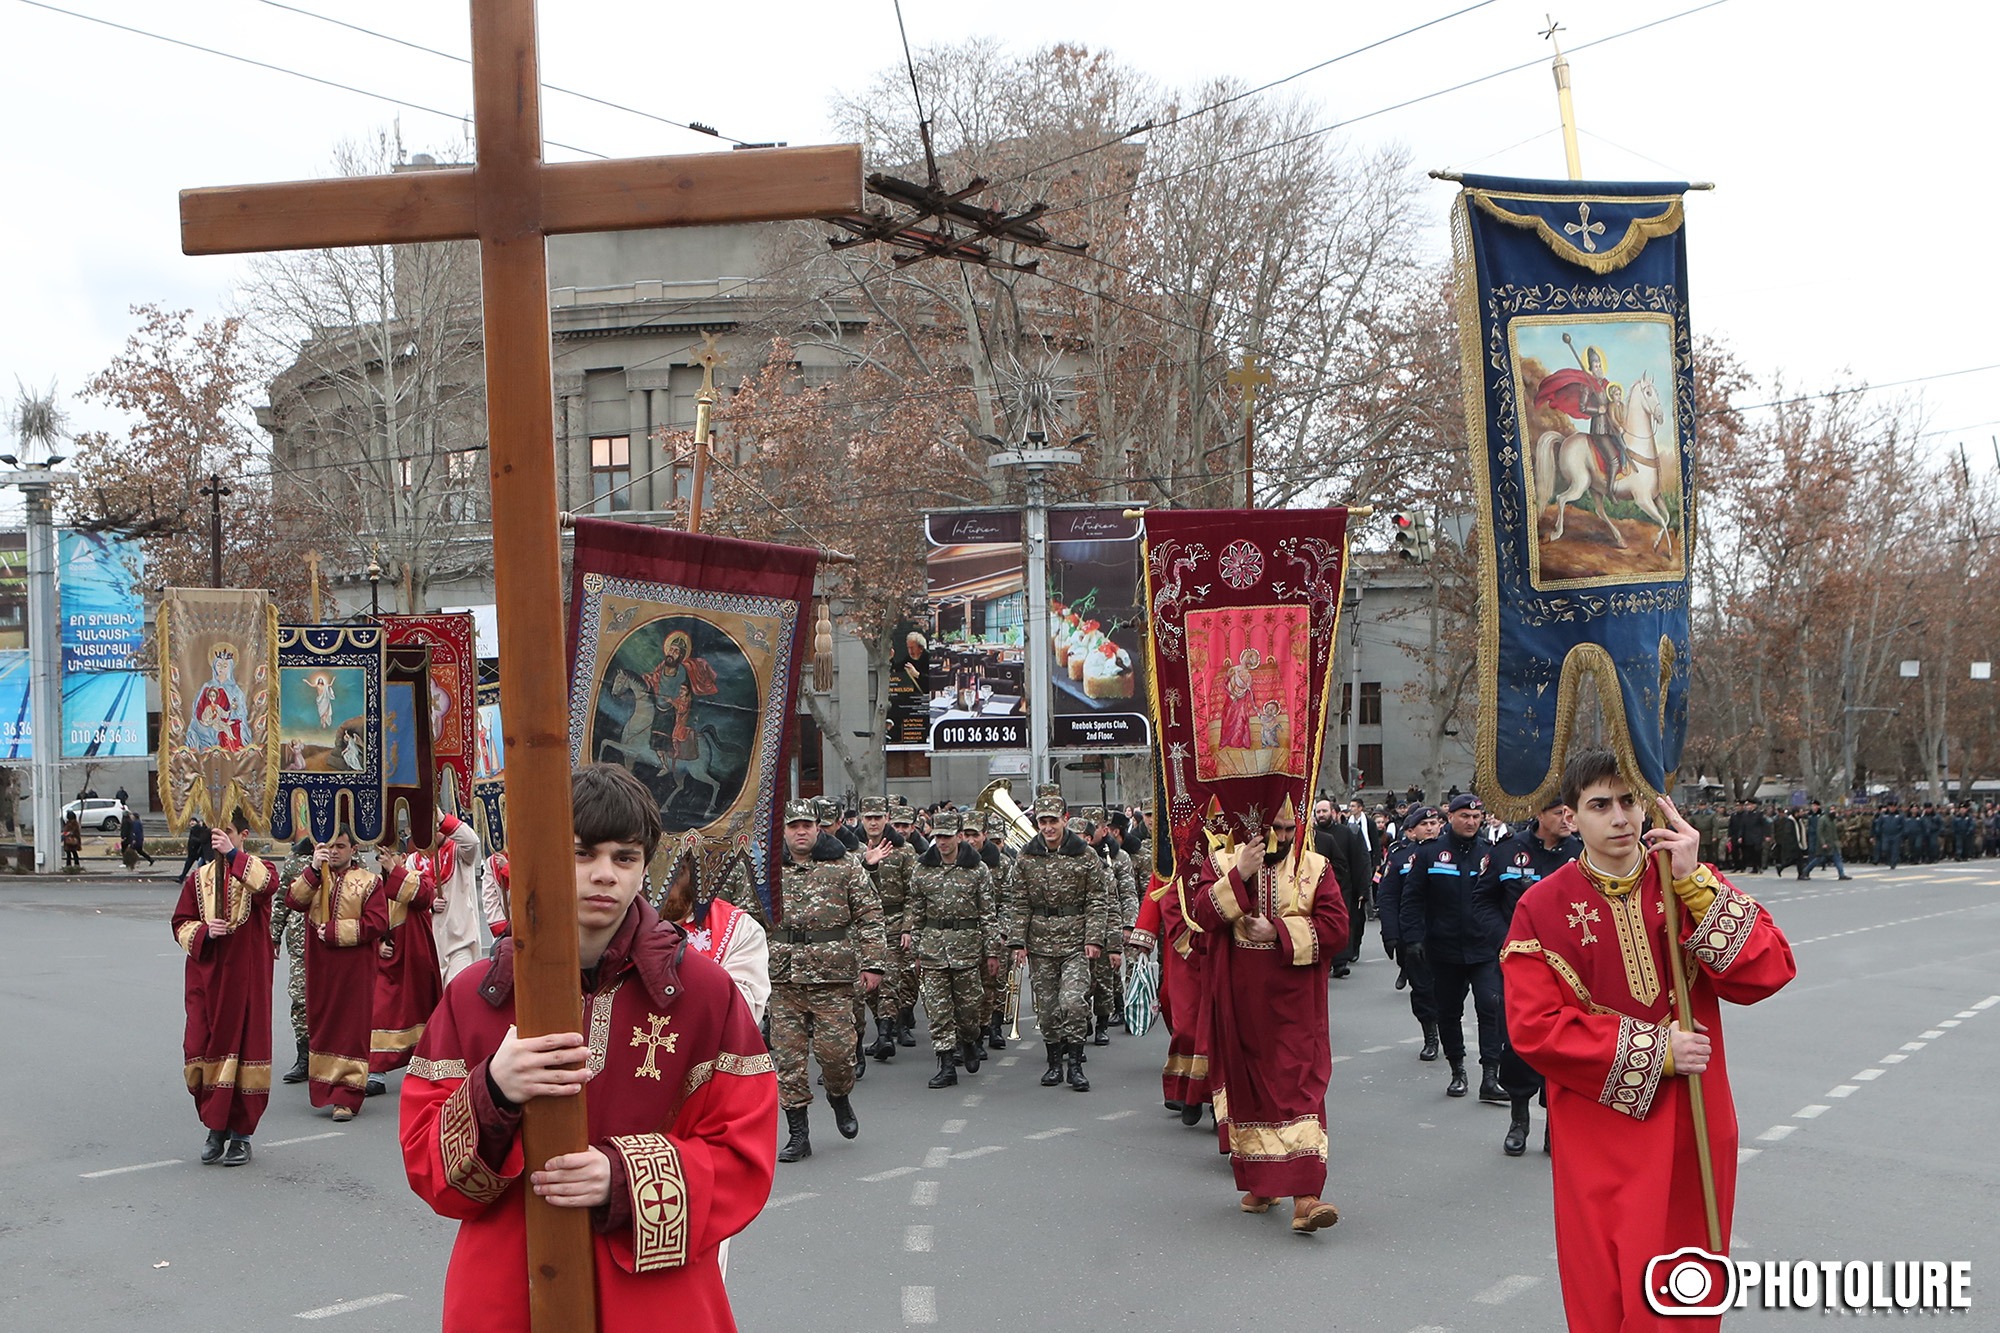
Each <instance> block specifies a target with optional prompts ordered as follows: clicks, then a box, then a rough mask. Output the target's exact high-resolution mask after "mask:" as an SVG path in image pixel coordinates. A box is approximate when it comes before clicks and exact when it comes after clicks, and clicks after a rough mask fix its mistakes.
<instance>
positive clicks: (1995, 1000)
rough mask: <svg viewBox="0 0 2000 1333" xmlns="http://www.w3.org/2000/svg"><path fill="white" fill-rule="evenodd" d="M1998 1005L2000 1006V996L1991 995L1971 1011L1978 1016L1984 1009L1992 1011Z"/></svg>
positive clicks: (1973, 1006) (1972, 1007)
mask: <svg viewBox="0 0 2000 1333" xmlns="http://www.w3.org/2000/svg"><path fill="white" fill-rule="evenodd" d="M1996 1004H2000V995H1989V996H1987V997H1986V998H1985V999H1983V1000H1981V1001H1980V1002H1979V1003H1978V1004H1975V1005H1972V1006H1971V1009H1972V1012H1973V1013H1975V1014H1976V1013H1978V1012H1980V1011H1981V1010H1983V1009H1991V1008H1992V1007H1993V1006H1994V1005H1996Z"/></svg>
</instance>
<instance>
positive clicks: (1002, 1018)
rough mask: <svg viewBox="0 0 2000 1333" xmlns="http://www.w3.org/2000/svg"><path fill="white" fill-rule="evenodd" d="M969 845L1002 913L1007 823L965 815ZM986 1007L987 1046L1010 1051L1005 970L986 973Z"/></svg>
mask: <svg viewBox="0 0 2000 1333" xmlns="http://www.w3.org/2000/svg"><path fill="white" fill-rule="evenodd" d="M959 830H960V832H961V834H962V835H963V836H964V839H965V843H966V845H967V846H969V847H971V848H972V850H973V852H974V853H976V854H977V855H978V857H979V859H980V861H981V862H982V863H983V864H984V865H985V866H986V875H987V878H988V879H990V880H992V881H993V903H994V910H995V911H996V912H997V911H998V910H999V904H1000V891H1001V889H1002V888H1004V887H1005V886H1006V883H1007V868H1008V865H1009V864H1010V863H1009V862H1008V860H1007V858H1006V857H1004V856H1002V855H1001V851H1000V848H1001V839H1003V838H1004V837H1006V836H1007V821H1006V820H1004V819H1002V818H1001V817H1000V816H999V815H985V816H981V815H980V814H979V812H978V811H976V810H975V811H973V812H972V813H971V814H969V815H966V816H964V818H963V820H962V822H961V823H960V825H959ZM981 990H982V991H983V993H984V997H983V998H982V1000H981V1001H980V1003H981V1004H982V1005H983V1006H984V1007H983V1008H982V1009H981V1011H980V1012H982V1013H984V1014H985V1015H986V1016H987V1021H986V1028H985V1032H984V1036H985V1040H986V1044H987V1045H988V1046H990V1047H992V1048H993V1049H994V1050H996V1051H1004V1050H1006V1049H1007V1022H1006V992H1007V978H1006V969H1005V968H997V967H996V968H994V969H992V970H991V971H989V972H988V973H987V974H986V979H985V982H984V984H983V985H982V986H981Z"/></svg>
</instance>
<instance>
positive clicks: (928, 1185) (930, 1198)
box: [910, 1180, 938, 1208]
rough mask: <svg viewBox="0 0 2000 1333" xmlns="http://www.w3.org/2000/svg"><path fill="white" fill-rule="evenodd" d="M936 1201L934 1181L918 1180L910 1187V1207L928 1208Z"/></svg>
mask: <svg viewBox="0 0 2000 1333" xmlns="http://www.w3.org/2000/svg"><path fill="white" fill-rule="evenodd" d="M937 1201H938V1183H937V1182H936V1181H935V1180H919V1181H918V1182H917V1183H916V1184H914V1185H912V1186H910V1206H911V1207H912V1208H929V1207H930V1206H931V1205H933V1204H935V1203H936V1202H937Z"/></svg>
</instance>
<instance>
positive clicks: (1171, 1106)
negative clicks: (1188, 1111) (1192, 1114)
mask: <svg viewBox="0 0 2000 1333" xmlns="http://www.w3.org/2000/svg"><path fill="white" fill-rule="evenodd" d="M1180 1113H1181V1104H1180V1103H1179V1102H1168V1103H1167V1114H1168V1115H1179V1114H1180Z"/></svg>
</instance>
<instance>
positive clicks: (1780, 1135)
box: [1757, 1125, 1798, 1143]
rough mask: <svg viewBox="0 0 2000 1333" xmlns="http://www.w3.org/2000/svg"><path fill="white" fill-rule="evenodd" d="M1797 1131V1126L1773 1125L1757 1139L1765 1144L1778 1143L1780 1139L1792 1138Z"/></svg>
mask: <svg viewBox="0 0 2000 1333" xmlns="http://www.w3.org/2000/svg"><path fill="white" fill-rule="evenodd" d="M1797 1129H1798V1126H1797V1125H1773V1126H1771V1127H1770V1128H1769V1129H1767V1130H1765V1131H1764V1132H1763V1133H1762V1134H1759V1135H1758V1136H1757V1138H1758V1139H1759V1141H1761V1142H1764V1143H1776V1142H1778V1140H1780V1139H1786V1138H1790V1137H1791V1136H1792V1134H1793V1132H1794V1131H1796V1130H1797Z"/></svg>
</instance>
